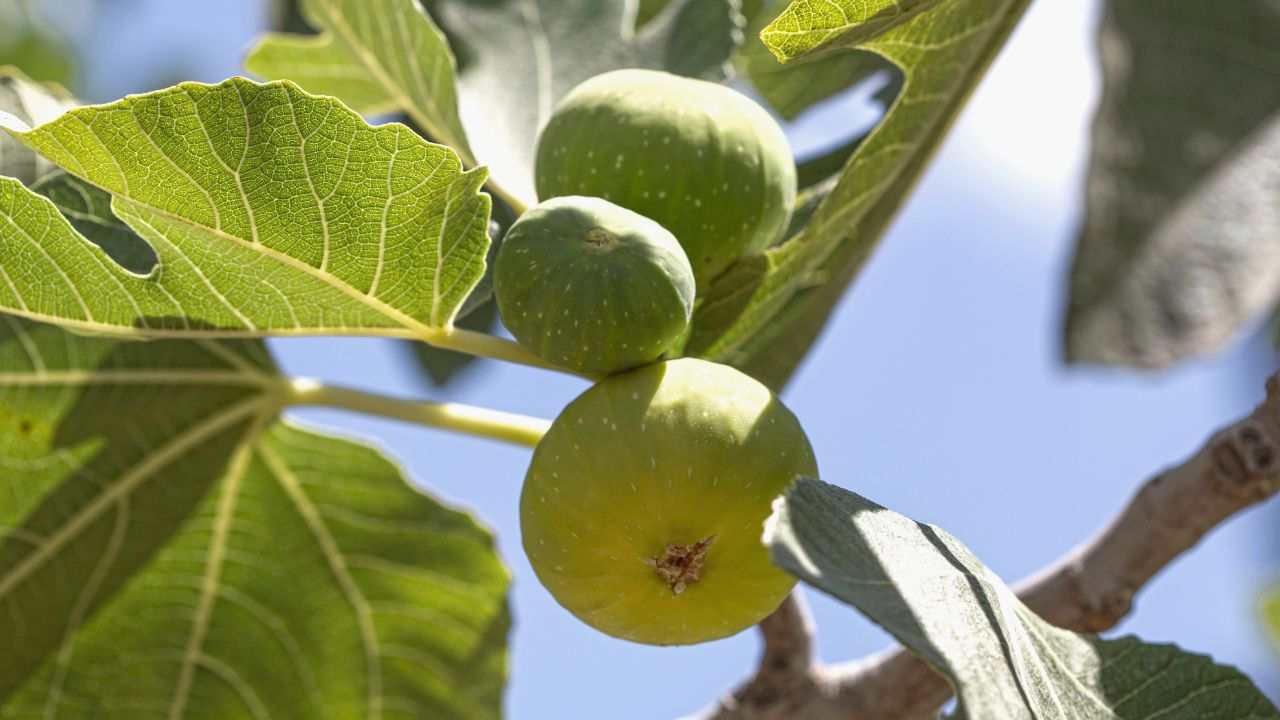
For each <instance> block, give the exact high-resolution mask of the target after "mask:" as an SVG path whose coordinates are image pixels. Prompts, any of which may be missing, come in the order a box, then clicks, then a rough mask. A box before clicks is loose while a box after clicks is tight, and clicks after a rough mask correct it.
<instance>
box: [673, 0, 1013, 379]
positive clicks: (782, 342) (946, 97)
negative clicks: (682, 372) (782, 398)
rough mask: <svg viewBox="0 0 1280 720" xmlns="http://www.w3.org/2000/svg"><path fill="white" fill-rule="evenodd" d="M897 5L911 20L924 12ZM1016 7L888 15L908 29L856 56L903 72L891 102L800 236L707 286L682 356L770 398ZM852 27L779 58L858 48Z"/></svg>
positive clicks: (986, 5) (994, 1) (983, 1)
mask: <svg viewBox="0 0 1280 720" xmlns="http://www.w3.org/2000/svg"><path fill="white" fill-rule="evenodd" d="M884 4H885V5H888V4H889V3H884ZM898 4H900V5H902V6H903V8H906V7H908V5H909V6H910V7H911V8H914V9H915V10H920V9H923V8H924V7H925V6H927V5H929V4H930V3H914V4H912V3H898ZM867 5H868V7H870V6H871V5H878V3H870V4H867ZM793 7H796V5H795V4H793ZM1026 7H1027V0H952V1H951V2H948V3H944V4H940V5H937V6H936V7H934V8H933V9H932V10H931V11H929V12H925V13H923V14H920V13H918V12H915V10H913V11H912V12H910V13H906V12H904V13H903V14H902V15H900V16H895V17H897V18H898V20H904V19H905V18H907V17H909V18H910V19H906V20H905V21H904V22H902V24H898V25H892V26H891V27H892V29H890V30H888V31H887V32H884V34H882V35H879V36H876V37H874V38H873V39H871V40H869V41H866V42H865V43H864V44H863V45H862V48H863V49H865V50H869V51H872V52H875V53H877V54H878V55H880V56H882V57H884V58H885V59H887V60H889V61H890V62H892V63H894V64H895V65H897V66H898V67H899V68H901V69H902V71H903V73H904V74H905V85H904V87H903V89H902V91H901V93H900V94H899V95H898V99H897V101H896V102H895V103H894V105H893V107H892V108H890V110H889V112H888V113H887V115H886V116H885V118H884V120H883V121H882V122H881V124H880V125H879V126H878V127H877V128H876V129H875V130H874V131H873V132H872V133H871V134H870V135H869V136H868V137H867V138H866V139H865V140H864V141H863V142H862V143H861V144H860V145H859V146H858V148H857V150H856V151H855V152H854V154H853V157H852V158H850V160H849V162H848V164H847V165H846V166H845V169H844V172H843V174H842V176H841V178H840V181H839V183H838V184H837V185H836V187H835V188H834V189H833V190H832V192H831V194H830V195H828V196H827V198H826V199H825V200H824V201H823V203H822V205H821V206H820V207H819V208H818V209H817V211H816V212H815V213H814V215H813V218H812V220H811V221H810V222H809V224H808V225H807V226H806V227H805V229H804V230H803V231H802V232H801V233H799V234H798V235H796V236H794V237H792V238H791V239H789V240H788V241H787V242H786V243H784V244H782V245H780V246H778V247H776V248H773V249H771V250H769V252H768V253H766V254H765V255H761V256H755V257H749V258H744V259H743V260H742V261H740V262H739V263H737V264H736V265H734V266H732V267H730V269H729V270H728V271H726V272H725V274H724V275H721V276H720V277H719V278H717V279H716V281H715V282H714V283H713V284H712V285H711V287H710V288H709V289H708V291H707V293H706V299H705V300H704V301H703V302H702V304H701V306H700V307H699V309H698V311H697V312H696V314H695V318H694V329H693V333H692V335H691V338H690V342H689V345H688V347H687V352H688V353H689V354H692V355H700V356H703V357H708V358H712V359H715V360H719V361H721V362H727V363H730V364H733V365H735V366H737V367H739V368H742V369H743V370H745V371H746V372H748V373H750V374H752V375H755V376H756V377H758V378H760V379H761V380H762V381H764V382H766V383H767V384H769V385H771V386H773V387H775V388H777V387H781V386H782V385H784V384H785V383H786V381H787V380H788V379H789V378H790V377H791V375H792V374H793V373H794V371H795V369H796V367H797V366H798V365H799V363H800V361H801V360H802V359H803V358H804V356H805V354H806V353H807V352H808V350H809V348H810V346H811V345H812V344H813V342H814V340H815V339H816V338H817V336H818V334H819V333H820V332H821V330H822V328H823V327H824V326H825V324H826V322H827V319H828V316H829V315H830V313H831V310H832V308H834V307H835V305H836V303H837V302H838V301H839V299H840V297H841V296H842V295H843V294H844V291H845V289H846V288H847V287H848V285H849V284H850V283H851V282H852V281H853V279H854V278H855V277H856V276H857V274H858V271H859V270H860V269H861V268H862V265H863V264H864V262H865V261H866V259H867V257H868V256H869V255H870V253H871V251H872V250H873V249H874V247H875V244H876V242H877V241H878V240H879V238H880V236H881V235H882V234H883V233H884V231H885V229H886V228H887V227H888V225H889V222H890V221H891V220H892V219H893V217H894V215H895V214H896V213H897V211H898V209H899V208H900V207H901V206H902V204H903V203H904V202H905V200H906V197H907V195H908V193H909V192H910V191H911V189H912V187H914V185H915V182H916V180H917V179H918V178H919V177H920V175H921V173H922V172H923V170H924V168H925V167H926V165H927V163H928V161H929V159H930V158H931V157H932V156H933V153H934V151H935V150H936V149H937V148H938V146H939V144H940V143H941V141H942V138H943V136H944V135H945V134H946V131H947V130H948V129H949V128H950V126H951V123H952V121H953V120H954V119H955V117H956V115H957V114H958V113H959V111H960V109H961V107H963V105H964V102H965V100H966V99H967V98H968V96H969V93H970V92H971V91H972V90H973V88H974V86H975V85H976V84H977V82H978V80H979V79H980V78H981V77H982V75H983V73H984V72H985V70H986V68H987V66H988V65H989V64H990V63H991V60H992V59H993V58H994V57H995V55H996V53H997V52H999V50H1000V48H1001V47H1002V46H1003V45H1004V42H1005V40H1006V38H1007V37H1008V35H1009V33H1010V31H1011V30H1012V29H1013V27H1014V25H1015V24H1016V23H1017V21H1018V20H1019V19H1020V18H1021V17H1022V14H1023V12H1024V11H1025V9H1026ZM779 22H781V19H779ZM883 26H884V23H880V24H877V25H876V26H875V27H876V28H880V29H883ZM859 27H861V26H854V27H853V28H851V29H850V30H849V31H848V32H847V33H845V34H844V35H840V36H834V35H833V36H831V37H832V39H829V40H826V41H823V37H824V35H823V34H821V33H820V34H818V35H796V36H794V37H793V38H792V40H791V41H789V44H788V45H787V51H786V53H784V54H785V55H787V56H788V57H793V58H798V57H800V49H801V46H799V45H798V44H797V42H798V41H796V40H795V38H800V37H805V38H808V40H807V42H808V43H809V45H808V47H809V48H810V51H811V52H818V51H819V50H820V49H821V48H823V47H826V46H827V45H830V44H831V43H832V42H834V38H836V37H839V38H845V39H847V38H848V37H864V35H865V33H864V32H860V31H859V30H858V28H859ZM869 31H870V30H868V31H867V32H869ZM788 37H792V36H788ZM774 49H775V52H779V51H778V48H777V47H776V46H775V47H774Z"/></svg>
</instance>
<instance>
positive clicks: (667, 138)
mask: <svg viewBox="0 0 1280 720" xmlns="http://www.w3.org/2000/svg"><path fill="white" fill-rule="evenodd" d="M535 170H536V173H535V174H536V180H537V189H538V197H540V198H544V199H545V198H549V197H555V196H558V195H592V196H596V197H602V198H605V199H607V200H609V201H611V202H615V203H617V204H619V205H621V206H623V207H626V208H630V209H631V210H634V211H636V212H638V213H640V214H641V215H644V216H645V217H649V218H653V219H654V220H656V221H657V222H658V223H660V224H661V225H662V226H663V227H665V228H667V229H668V230H670V231H671V232H672V234H674V235H675V236H676V238H677V239H679V241H680V244H681V245H683V246H684V249H685V252H686V253H688V255H689V261H690V262H691V263H692V264H693V273H694V276H695V277H697V280H698V284H699V286H700V287H705V286H706V284H707V282H708V281H709V280H710V279H711V278H713V277H715V276H716V275H717V274H719V273H720V272H721V271H723V270H724V269H725V268H727V267H728V266H729V264H730V263H732V262H733V261H734V260H735V259H737V258H738V257H739V256H741V255H744V254H748V253H754V252H757V251H760V250H762V249H764V248H765V247H767V246H768V245H770V244H772V243H773V241H775V240H777V239H778V238H779V236H780V235H781V234H782V233H783V232H784V231H785V230H786V228H787V223H788V222H789V221H790V218H791V213H792V211H793V209H794V208H795V201H796V172H795V161H794V159H793V157H792V155H791V149H790V147H789V146H788V144H787V138H786V136H785V135H783V133H782V129H781V128H779V127H778V124H777V123H776V122H774V120H773V118H772V117H770V115H769V113H767V112H766V111H765V110H764V109H763V108H761V107H760V106H759V105H757V104H756V103H755V102H754V101H752V100H751V99H750V98H748V97H746V96H745V95H742V94H741V93H739V92H737V91H735V90H732V89H730V88H727V87H724V86H723V85H718V84H716V83H711V82H706V81H704V80H693V79H690V78H684V77H680V76H678V75H671V74H668V73H664V72H658V71H654V70H616V71H614V72H609V73H605V74H603V75H598V76H596V77H594V78H591V79H589V80H587V81H585V82H583V83H582V84H580V85H578V86H577V87H576V88H574V89H573V90H572V91H570V92H569V94H568V95H567V96H566V97H565V98H564V100H563V101H562V102H561V104H560V105H559V106H558V107H557V108H556V110H555V111H554V113H553V114H552V115H551V119H550V121H549V122H548V124H547V126H546V127H545V128H544V129H543V130H542V133H541V135H540V136H539V138H538V147H537V157H536V162H535Z"/></svg>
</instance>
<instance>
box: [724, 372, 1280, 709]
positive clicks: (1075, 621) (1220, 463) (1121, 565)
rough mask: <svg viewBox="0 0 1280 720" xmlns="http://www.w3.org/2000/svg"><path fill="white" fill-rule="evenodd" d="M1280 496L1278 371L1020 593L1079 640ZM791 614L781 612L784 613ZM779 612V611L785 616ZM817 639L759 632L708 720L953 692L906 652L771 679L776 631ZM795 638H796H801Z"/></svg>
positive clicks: (872, 705)
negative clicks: (759, 642) (1197, 549)
mask: <svg viewBox="0 0 1280 720" xmlns="http://www.w3.org/2000/svg"><path fill="white" fill-rule="evenodd" d="M1278 489H1280V375H1273V376H1272V377H1271V378H1270V379H1269V380H1268V381H1267V396H1266V399H1265V400H1264V401H1263V402H1262V403H1261V404H1260V405H1259V406H1258V407H1257V408H1256V409H1254V411H1253V412H1252V413H1251V414H1250V415H1249V416H1248V417H1246V418H1244V419H1242V420H1240V421H1239V422H1237V423H1235V424H1233V425H1230V426H1228V427H1226V428H1224V429H1223V430H1221V431H1219V432H1218V433H1216V434H1215V435H1213V437H1211V438H1210V439H1209V440H1208V442H1206V443H1205V445H1204V446H1203V447H1201V448H1200V450H1199V451H1198V452H1197V453H1196V454H1195V455H1193V456H1192V457H1191V458H1190V459H1188V460H1187V461H1186V462H1184V463H1182V464H1181V465H1178V466H1176V467H1173V468H1170V469H1168V470H1166V471H1164V472H1162V473H1160V474H1158V475H1156V476H1155V477H1153V478H1151V479H1150V480H1148V481H1147V482H1146V483H1145V484H1143V486H1142V487H1141V488H1140V489H1139V490H1138V492H1137V494H1136V495H1134V497H1133V499H1132V500H1130V501H1129V503H1128V505H1126V506H1125V507H1124V508H1123V509H1122V510H1121V511H1120V514H1119V515H1117V516H1116V517H1115V519H1114V520H1112V521H1111V523H1110V524H1109V525H1107V527H1106V528H1104V529H1103V530H1102V531H1101V532H1100V533H1098V535H1097V536H1095V537H1094V538H1093V539H1091V540H1089V541H1088V542H1086V543H1084V544H1083V545H1081V546H1080V547H1078V548H1076V549H1075V550H1074V551H1072V552H1070V553H1068V554H1067V555H1066V556H1064V557H1063V558H1061V559H1060V560H1058V561H1057V562H1056V563H1054V564H1052V565H1050V566H1048V567H1047V568H1045V569H1044V570H1042V571H1041V572H1039V573H1037V574H1036V575H1034V576H1032V577H1030V578H1028V579H1027V580H1025V581H1023V582H1022V583H1020V584H1019V585H1018V595H1019V596H1020V597H1021V598H1022V600H1023V602H1025V603H1026V604H1027V605H1028V606H1029V607H1030V608H1031V609H1033V610H1035V611H1036V612H1037V613H1039V614H1040V616H1041V617H1043V618H1045V619H1046V620H1048V621H1049V622H1052V623H1054V624H1055V625H1059V626H1061V627H1064V628H1067V629H1070V630H1077V631H1081V632H1091V633H1096V632H1101V631H1103V630H1107V629H1108V628H1111V627H1113V626H1114V625H1115V624H1116V623H1117V622H1119V621H1120V619H1121V618H1123V617H1124V616H1125V615H1127V614H1128V613H1129V611H1130V609H1131V608H1132V605H1133V597H1134V595H1135V594H1136V593H1137V592H1138V590H1140V589H1141V588H1142V587H1143V586H1144V585H1146V584H1147V582H1148V581H1150V580H1151V578H1152V577H1154V576H1155V575H1156V574H1157V573H1158V572H1159V571H1160V570H1161V569H1163V568H1164V567H1165V566H1167V565H1169V564H1170V563H1171V562H1173V561H1174V560H1175V559H1176V558H1177V557H1178V556H1179V555H1181V554H1182V553H1184V552H1186V551H1187V550H1188V549H1190V548H1191V547H1192V546H1194V545H1195V544H1196V543H1197V542H1199V541H1200V539H1201V538H1203V537H1204V536H1205V535H1207V534H1208V533H1209V532H1210V531H1211V530H1213V528H1215V527H1217V526H1218V525H1219V524H1220V523H1222V522H1223V521H1225V520H1226V519H1228V518H1230V517H1231V516H1233V515H1235V514H1236V513H1238V512H1240V511H1242V510H1244V509H1246V508H1249V507H1251V506H1253V505H1255V504H1257V503H1259V502H1261V501H1263V500H1265V499H1267V498H1269V497H1271V496H1272V495H1274V494H1275V493H1276V491H1277V490H1278ZM779 612H782V609H780V610H779ZM775 615H776V613H775ZM778 624H782V625H783V626H784V627H785V626H790V627H791V628H792V629H791V630H789V631H788V633H789V634H791V635H793V636H798V635H803V636H804V639H803V643H804V646H805V647H809V646H810V643H811V637H812V630H811V628H809V627H808V626H804V627H803V629H796V626H795V624H794V623H790V624H788V623H779V621H775V619H774V616H771V617H770V618H768V619H766V620H765V622H764V623H762V624H761V629H762V631H763V633H764V637H765V652H764V655H763V658H762V667H761V669H760V671H758V672H757V673H756V675H755V676H754V677H752V678H751V679H749V680H748V681H746V682H745V683H744V684H743V685H742V686H741V687H739V688H738V689H737V690H735V691H734V692H733V694H732V695H731V696H730V697H729V698H726V699H725V700H722V701H721V702H720V703H719V704H717V705H716V706H715V707H714V708H711V709H709V710H708V711H706V712H705V713H703V715H701V716H700V717H702V718H705V719H707V720H775V719H777V720H784V719H785V720H791V719H792V718H796V717H803V718H812V719H813V720H837V719H839V720H851V719H853V718H857V720H917V719H923V718H931V717H933V716H934V715H935V713H936V712H937V709H938V707H939V706H941V705H942V704H943V703H944V702H946V700H947V698H948V697H950V695H951V688H950V686H949V685H948V684H947V681H946V680H945V679H944V678H943V677H942V676H941V675H939V674H937V673H935V672H934V671H933V670H932V669H930V668H929V666H927V665H926V664H925V663H924V662H923V661H921V660H919V659H918V658H916V657H915V656H914V655H912V654H911V653H910V652H908V651H907V650H905V649H903V648H896V649H892V650H889V651H886V652H884V653H881V654H880V655H876V656H873V657H871V658H868V659H866V660H862V661H859V662H856V663H848V664H843V665H836V666H823V665H821V664H820V663H817V662H812V661H811V662H808V663H807V664H806V669H805V670H804V671H803V677H788V678H785V682H779V681H778V680H777V679H776V678H774V677H773V676H772V675H771V674H769V673H767V672H766V670H767V667H766V665H767V664H768V662H769V660H770V657H771V646H773V648H772V649H773V652H775V653H776V652H777V650H776V648H778V647H784V646H785V645H784V644H783V641H782V640H779V639H777V638H772V639H771V633H776V632H777V628H776V627H773V626H774V625H778ZM787 642H795V640H794V638H793V639H792V640H790V641H787Z"/></svg>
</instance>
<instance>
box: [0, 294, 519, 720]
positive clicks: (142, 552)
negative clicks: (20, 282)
mask: <svg viewBox="0 0 1280 720" xmlns="http://www.w3.org/2000/svg"><path fill="white" fill-rule="evenodd" d="M282 382H283V380H282V379H281V378H280V377H279V376H278V375H276V374H275V370H274V368H273V366H272V363H271V360H270V358H269V357H268V356H267V354H266V352H265V350H264V348H263V346H262V345H260V344H258V343H257V342H253V341H219V340H196V341H160V342H154V343H144V344H138V343H129V342H117V341H111V340H106V339H90V338H84V337H77V336H74V335H71V334H68V333H66V332H65V331H62V330H59V329H56V328H54V327H52V326H48V325H39V324H35V323H30V322H27V321H23V320H19V319H16V318H13V317H11V316H3V315H0V468H3V472H0V486H3V491H0V498H2V499H0V646H3V647H5V648H6V651H5V652H4V653H0V718H14V719H15V720H16V719H17V718H29V717H36V716H38V717H72V718H78V717H86V718H87V717H95V718H121V719H122V720H123V719H126V718H127V719H129V720H134V719H137V718H151V717H184V718H206V717H207V718H219V719H220V720H221V719H226V718H263V717H273V718H298V720H304V719H305V720H313V719H315V718H379V717H381V718H421V717H458V718H496V717H498V716H499V715H500V701H501V691H502V690H501V688H502V684H503V679H504V675H505V662H506V661H505V652H506V651H505V636H506V632H507V629H508V626H509V617H508V614H507V609H506V604H505V590H506V585H507V574H506V572H505V570H504V569H503V568H502V567H501V565H500V563H499V562H498V560H497V558H496V557H495V555H494V553H493V548H492V538H491V537H490V536H489V534H488V533H487V532H486V531H484V530H483V529H482V528H480V527H479V526H477V525H476V523H475V522H474V521H473V520H472V519H470V518H469V517H468V516H465V515H463V514H461V513H458V512H456V511H454V510H450V509H448V508H445V507H443V506H441V505H440V504H438V503H437V502H435V501H434V500H432V499H431V498H429V497H426V496H424V495H421V494H419V493H417V492H415V491H414V490H412V489H411V488H410V487H409V485H408V484H407V483H406V481H405V478H404V476H403V474H402V473H401V471H400V470H399V469H398V468H397V467H396V466H395V465H393V464H392V463H391V462H389V461H388V460H387V459H386V458H384V457H383V456H381V455H380V454H379V453H377V452H376V451H374V450H372V449H370V448H368V447H365V446H363V445H360V444H358V443H354V442H351V441H348V440H342V439H339V438H334V437H327V436H323V435H319V434H316V433H313V432H309V431H306V430H302V429H299V428H297V427H293V426H291V425H289V424H287V423H283V422H281V421H280V420H279V419H278V418H277V413H278V410H279V402H278V400H277V395H276V391H277V390H278V385H279V384H280V383H282Z"/></svg>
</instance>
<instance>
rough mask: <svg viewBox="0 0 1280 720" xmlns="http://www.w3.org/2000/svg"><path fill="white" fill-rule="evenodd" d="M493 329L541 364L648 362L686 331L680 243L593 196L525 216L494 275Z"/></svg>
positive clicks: (686, 278) (688, 302) (688, 311)
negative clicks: (499, 327) (498, 327)
mask: <svg viewBox="0 0 1280 720" xmlns="http://www.w3.org/2000/svg"><path fill="white" fill-rule="evenodd" d="M494 292H495V294H496V296H497V300H498V311H499V312H500V313H501V315H502V321H503V324H505V325H506V326H507V329H508V330H510V331H511V334H512V335H514V336H515V338H516V340H518V341H519V342H520V344H522V345H524V346H525V347H526V348H528V349H529V350H531V351H533V352H534V353H535V354H536V355H538V356H539V357H541V358H542V359H544V360H546V361H548V362H551V363H555V364H557V365H561V366H563V367H566V368H569V369H572V370H576V371H578V372H582V373H586V374H591V375H606V374H609V373H613V372H617V371H620V370H625V369H627V368H632V367H637V366H640V365H644V364H646V363H650V362H653V361H654V360H656V359H658V358H659V357H661V356H662V354H663V353H664V352H665V351H666V350H667V349H668V348H669V347H671V345H672V344H673V343H675V341H677V340H678V339H680V338H681V337H682V336H683V335H684V332H685V330H686V329H687V328H688V326H689V320H690V318H691V316H692V313H693V300H694V296H695V294H696V288H695V285H694V279H693V270H692V268H690V266H689V259H688V258H687V257H686V256H685V254H684V251H683V250H682V249H681V248H680V243H678V242H676V239H675V238H674V237H673V236H672V235H671V233H669V232H667V230H666V229H664V228H663V227H662V226H661V225H659V224H658V223H656V222H654V221H652V220H650V219H648V218H646V217H644V216H642V215H639V214H637V213H634V212H632V211H630V210H627V209H626V208H622V207H618V206H617V205H614V204H612V203H610V202H608V201H605V200H601V199H599V198H588V197H560V198H554V199H552V200H548V201H546V202H543V203H540V204H538V205H536V206H534V207H533V208H530V209H529V210H528V211H527V212H525V214H524V215H523V216H521V217H520V219H519V220H517V221H516V223H515V224H514V225H512V227H511V230H510V231H509V232H508V233H507V236H506V238H505V239H504V240H503V243H502V248H501V250H499V251H498V258H497V261H496V265H495V268H494Z"/></svg>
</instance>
